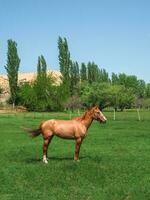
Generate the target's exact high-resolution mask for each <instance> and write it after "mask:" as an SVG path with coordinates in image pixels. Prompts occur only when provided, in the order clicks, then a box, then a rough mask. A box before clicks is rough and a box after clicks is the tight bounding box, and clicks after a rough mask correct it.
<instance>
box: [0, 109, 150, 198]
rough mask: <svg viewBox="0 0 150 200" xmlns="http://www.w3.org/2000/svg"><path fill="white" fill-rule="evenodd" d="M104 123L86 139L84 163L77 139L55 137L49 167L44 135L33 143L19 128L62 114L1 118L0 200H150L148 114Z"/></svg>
mask: <svg viewBox="0 0 150 200" xmlns="http://www.w3.org/2000/svg"><path fill="white" fill-rule="evenodd" d="M105 115H106V116H107V117H108V122H107V123H106V124H99V123H98V122H94V123H93V124H92V126H91V128H90V129H89V131H88V136H87V137H86V139H85V140H84V142H83V144H82V147H81V152H80V162H74V161H73V154H74V141H68V140H62V139H60V138H54V139H53V140H52V143H51V145H50V146H49V151H48V155H49V156H48V157H49V163H48V164H47V165H45V164H43V163H42V160H41V158H42V143H43V140H42V137H41V136H39V137H37V138H35V139H31V138H29V137H28V135H27V134H25V133H24V132H23V131H22V130H21V128H20V127H21V126H27V127H33V128H35V127H37V126H38V124H39V122H41V121H43V120H46V119H50V118H59V119H61V118H63V119H67V118H68V117H69V116H68V114H64V113H47V114H45V113H43V114H41V113H26V114H23V113H20V114H1V115H0V130H1V131H0V200H30V199H31V200H59V199H60V200H123V199H124V200H130V199H132V200H144V199H150V112H148V111H145V112H144V111H143V112H141V121H138V118H137V113H136V112H122V113H121V112H120V113H117V114H116V121H113V113H111V112H107V113H105Z"/></svg>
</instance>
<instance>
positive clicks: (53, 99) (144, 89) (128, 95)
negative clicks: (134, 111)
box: [0, 37, 150, 111]
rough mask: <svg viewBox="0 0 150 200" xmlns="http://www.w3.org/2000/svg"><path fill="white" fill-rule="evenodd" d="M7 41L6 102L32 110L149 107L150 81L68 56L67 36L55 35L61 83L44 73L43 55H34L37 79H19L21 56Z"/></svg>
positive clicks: (14, 46) (45, 65)
mask: <svg viewBox="0 0 150 200" xmlns="http://www.w3.org/2000/svg"><path fill="white" fill-rule="evenodd" d="M7 44H8V50H7V63H6V66H5V69H6V72H7V76H8V80H9V87H10V98H9V100H8V103H10V104H12V105H13V107H15V105H22V106H25V107H26V108H27V109H28V110H31V111H51V110H53V111H56V110H64V109H72V110H74V109H76V108H82V107H89V106H92V105H95V104H97V105H99V106H100V107H101V108H102V109H104V108H107V107H112V108H114V109H115V110H117V109H120V110H123V109H125V108H133V107H141V108H142V107H143V108H149V107H150V83H145V81H144V80H140V79H138V78H137V77H136V76H135V75H127V74H125V73H120V74H115V73H112V74H111V76H109V74H108V72H107V71H106V70H105V69H102V68H100V67H99V66H98V65H97V64H96V63H94V62H91V61H89V62H88V63H81V64H79V63H78V62H77V61H74V60H73V59H72V58H71V53H70V51H69V46H68V42H67V39H66V38H62V37H59V38H58V60H59V69H60V72H61V77H60V78H61V81H60V83H57V81H56V80H55V78H54V77H53V75H52V74H51V73H47V63H46V60H45V58H44V56H43V55H40V56H39V57H38V59H37V76H36V79H35V80H33V81H32V82H30V83H29V82H24V83H19V82H18V72H19V66H20V62H21V59H20V58H19V55H18V51H17V43H16V42H15V41H13V40H11V39H10V40H8V43H7ZM0 88H1V87H0ZM0 92H1V93H2V90H1V89H0Z"/></svg>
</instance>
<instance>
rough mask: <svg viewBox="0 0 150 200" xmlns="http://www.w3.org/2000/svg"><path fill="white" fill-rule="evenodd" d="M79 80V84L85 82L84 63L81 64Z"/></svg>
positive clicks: (85, 68)
mask: <svg viewBox="0 0 150 200" xmlns="http://www.w3.org/2000/svg"><path fill="white" fill-rule="evenodd" d="M80 79H81V82H83V81H87V67H86V64H85V63H81V69H80Z"/></svg>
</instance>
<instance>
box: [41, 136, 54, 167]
mask: <svg viewBox="0 0 150 200" xmlns="http://www.w3.org/2000/svg"><path fill="white" fill-rule="evenodd" d="M52 138H53V135H51V136H49V137H46V138H44V143H43V162H44V163H45V164H47V163H48V159H47V150H48V146H49V144H50V142H51V140H52Z"/></svg>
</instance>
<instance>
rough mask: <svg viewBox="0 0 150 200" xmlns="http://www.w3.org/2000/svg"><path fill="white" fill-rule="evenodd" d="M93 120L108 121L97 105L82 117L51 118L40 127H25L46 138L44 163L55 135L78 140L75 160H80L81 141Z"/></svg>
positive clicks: (32, 132) (46, 161)
mask: <svg viewBox="0 0 150 200" xmlns="http://www.w3.org/2000/svg"><path fill="white" fill-rule="evenodd" d="M93 120H97V121H99V122H106V121H107V119H106V117H105V116H104V115H103V113H102V112H101V111H100V109H99V108H98V107H97V106H94V107H92V108H91V109H89V110H88V111H86V112H85V113H84V114H83V116H81V117H76V118H74V119H72V120H56V119H51V120H47V121H45V122H42V123H41V124H40V127H39V128H38V129H35V130H32V129H28V128H25V130H26V131H27V132H29V133H30V135H31V136H32V137H36V136H38V135H40V134H41V133H42V135H43V139H44V144H43V162H44V163H48V160H47V150H48V145H49V143H50V142H51V140H52V138H53V136H54V135H56V136H58V137H61V138H64V139H74V140H75V141H76V144H75V154H74V160H78V159H79V151H80V146H81V143H82V141H83V139H84V138H85V136H86V134H87V130H88V128H89V127H90V125H91V123H92V122H93Z"/></svg>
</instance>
